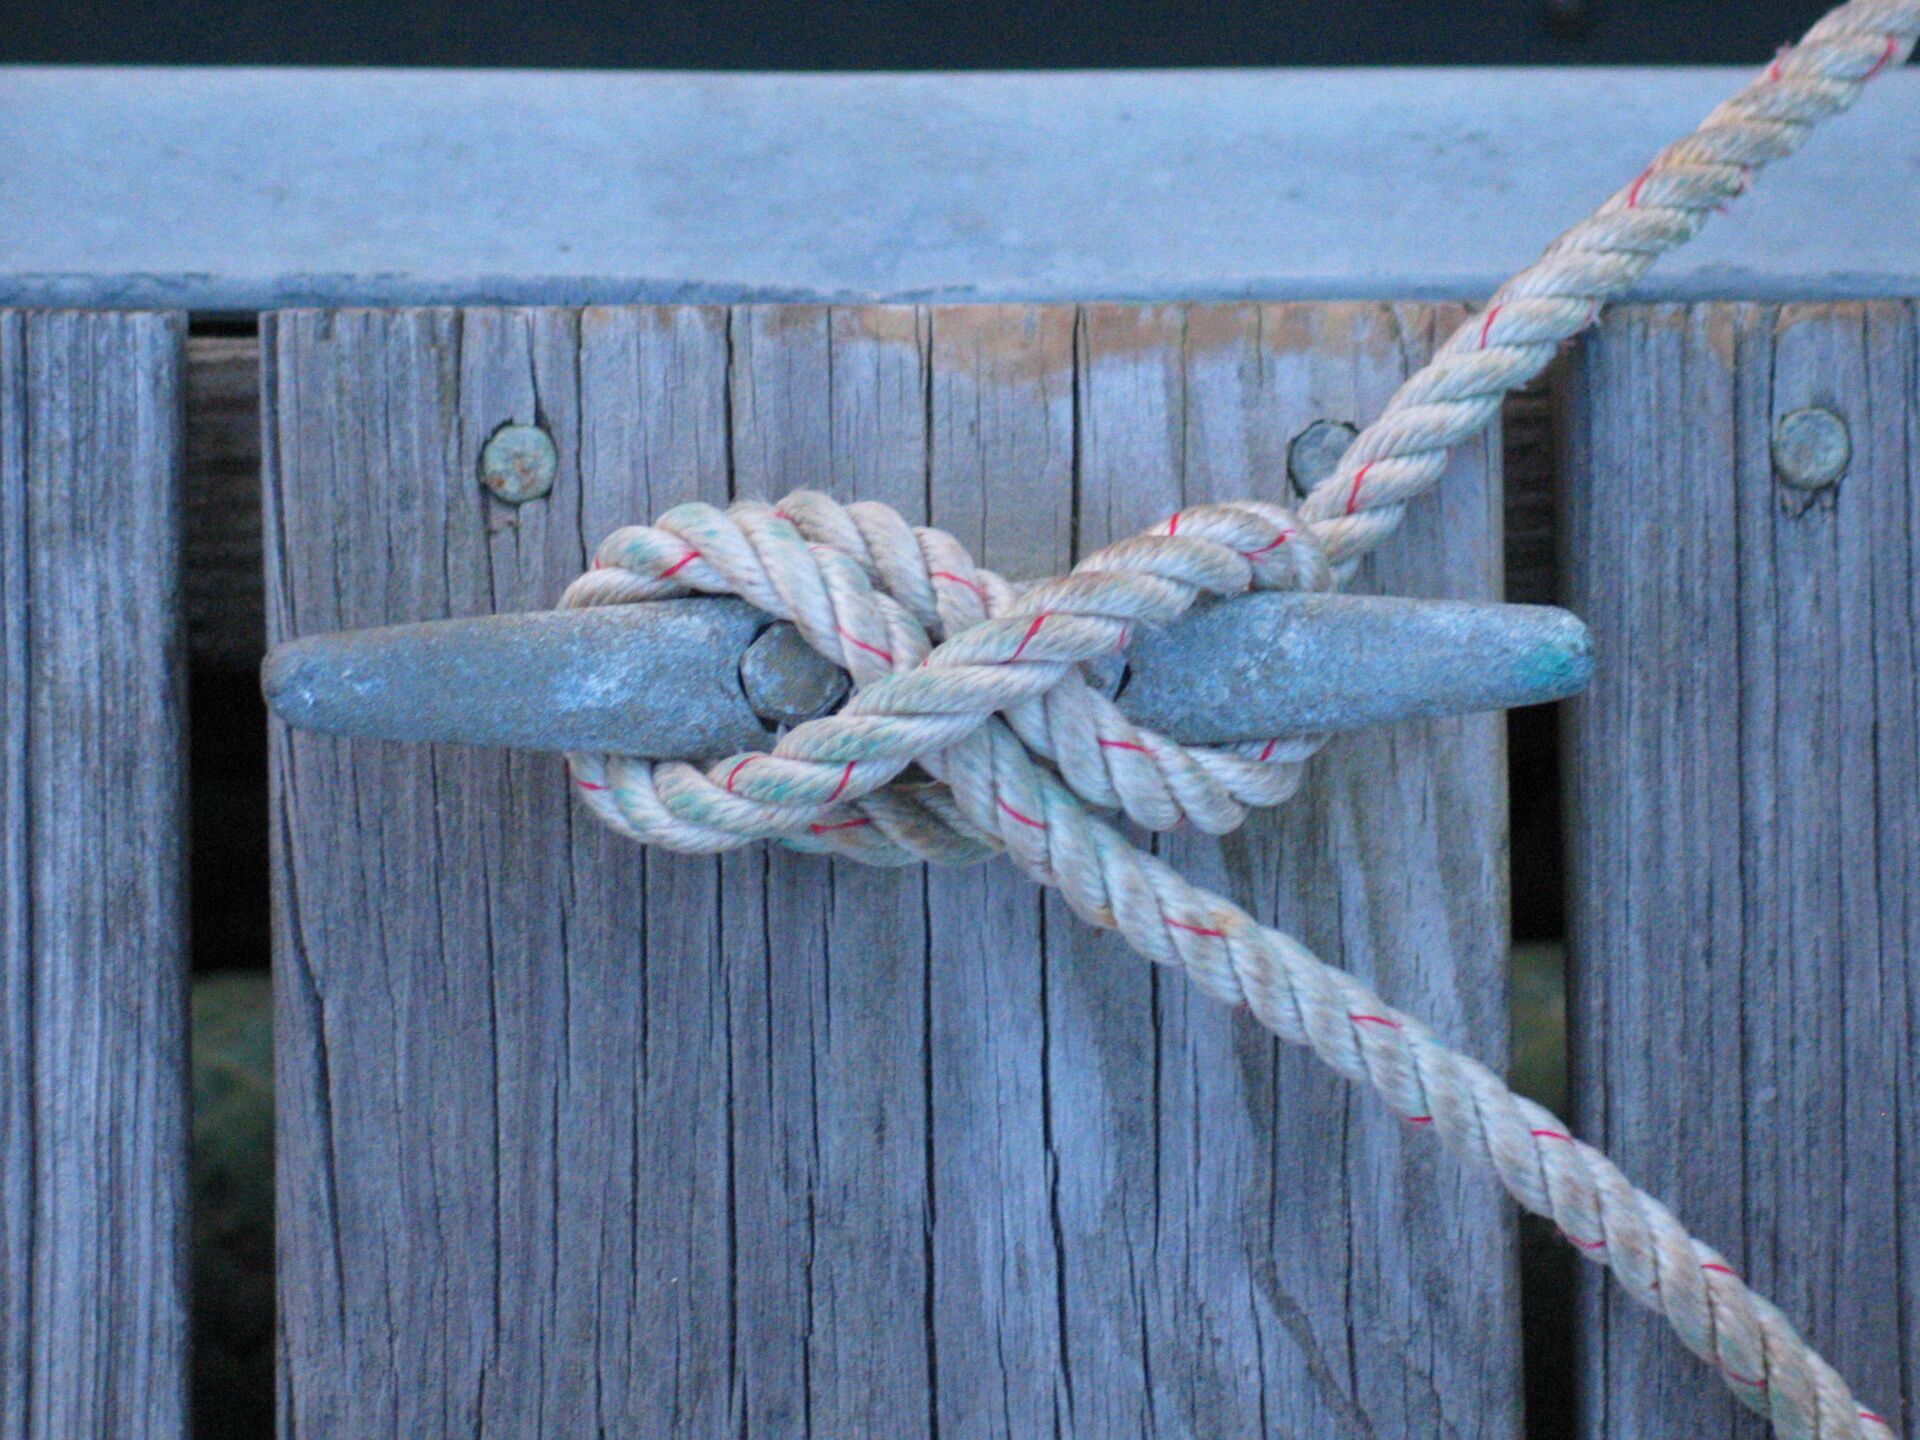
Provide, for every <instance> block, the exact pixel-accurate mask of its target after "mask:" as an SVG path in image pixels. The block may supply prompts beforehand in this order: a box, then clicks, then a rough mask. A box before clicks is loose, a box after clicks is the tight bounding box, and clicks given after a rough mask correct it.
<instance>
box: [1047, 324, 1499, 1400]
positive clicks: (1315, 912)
mask: <svg viewBox="0 0 1920 1440" xmlns="http://www.w3.org/2000/svg"><path fill="white" fill-rule="evenodd" d="M1454 318H1456V317H1455V312H1453V311H1451V310H1449V309H1446V308H1445V307H1441V308H1438V309H1435V308H1420V307H1408V308H1398V309H1389V308H1386V307H1378V306H1345V305H1340V306H1298V307H1294V306H1277V307H1245V308H1227V307H1223V308H1194V309H1180V308H1162V309H1131V308H1118V307H1102V308H1095V309H1091V310H1089V311H1088V312H1087V315H1086V321H1085V325H1084V329H1083V335H1082V363H1081V375H1080V397H1081V398H1080V413H1081V417H1082V430H1081V441H1080V453H1081V457H1082V458H1081V466H1082V479H1081V491H1080V504H1079V519H1080V530H1079V535H1078V540H1079V544H1080V547H1081V549H1082V550H1083V551H1084V550H1085V549H1086V548H1088V547H1090V546H1093V545H1096V544H1098V543H1101V542H1103V541H1105V540H1107V539H1109V538H1112V537H1115V536H1118V535H1122V534H1125V533H1129V532H1131V531H1133V530H1135V529H1138V528H1140V527H1141V526H1144V525H1147V524H1151V523H1152V522H1153V521H1155V520H1158V519H1161V518H1164V517H1165V516H1166V515H1167V514H1169V513H1171V512H1172V511H1174V510H1176V509H1178V508H1180V507H1181V506H1182V505H1185V504H1192V503H1195V502H1200V501H1205V500H1211V499H1221V498H1227V497H1229V496H1232V495H1236V494H1243V493H1246V492H1247V490H1248V489H1249V486H1250V481H1249V477H1250V476H1251V477H1253V478H1252V480H1251V488H1253V489H1254V490H1255V491H1256V492H1258V491H1262V490H1265V491H1266V492H1267V493H1272V490H1271V487H1273V486H1274V484H1275V483H1276V481H1275V479H1274V478H1272V477H1277V476H1279V475H1282V474H1284V453H1285V444H1286V441H1287V439H1288V437H1290V436H1291V435H1293V434H1295V433H1297V432H1298V431H1299V430H1301V429H1303V428H1305V426H1306V425H1307V424H1309V423H1311V422H1312V421H1313V420H1316V419H1334V420H1349V421H1359V420H1363V419H1364V418H1365V417H1366V416H1368V415H1371V414H1372V413H1374V412H1375V411H1376V410H1377V409H1378V408H1379V406H1380V404H1381V403H1382V401H1383V400H1384V399H1385V398H1386V396H1387V394H1388V393H1390V391H1391V390H1392V388H1393V386H1394V385H1395V384H1397V383H1398V381H1399V380H1400V379H1401V378H1403V377H1404V376H1405V375H1406V374H1407V373H1408V372H1409V371H1410V370H1411V369H1413V368H1414V367H1415V366H1417V365H1418V363H1419V362H1420V360H1421V359H1422V358H1424V356H1425V355H1426V354H1427V353H1428V352H1429V351H1430V348H1431V346H1432V345H1433V344H1435V343H1436V342H1437V340H1438V339H1439V338H1440V337H1442V336H1443V335H1444V334H1445V333H1446V326H1447V323H1448V322H1449V321H1450V320H1452V319H1454ZM1499 503H1500V502H1499V462H1498V459H1497V450H1495V451H1492V452H1490V451H1489V449H1488V448H1487V447H1486V446H1485V445H1484V444H1476V445H1474V446H1471V447H1468V448H1467V449H1466V450H1464V451H1463V452H1462V453H1461V454H1460V455H1459V456H1458V457H1457V458H1456V460H1455V462H1454V465H1453V469H1452V472H1451V473H1450V475H1449V476H1448V478H1447V480H1446V482H1445V483H1444V484H1443V485H1442V486H1441V488H1440V491H1439V496H1438V500H1437V502H1436V503H1431V504H1428V505H1425V506H1422V507H1419V509H1418V510H1417V511H1416V513H1415V514H1414V515H1413V516H1411V517H1410V519H1409V530H1410V533H1407V534H1405V535H1403V536H1402V537H1401V538H1400V541H1399V542H1397V543H1396V544H1395V545H1394V546H1393V547H1392V548H1391V549H1390V550H1389V551H1388V552H1387V553H1386V554H1384V555H1383V556H1382V557H1381V559H1380V560H1379V561H1378V562H1377V566H1378V568H1377V569H1376V570H1375V572H1374V574H1373V575H1372V576H1371V577H1370V583H1378V584H1380V585H1381V586H1383V587H1384V588H1391V589H1394V590H1399V591H1406V592H1411V593H1420V594H1434V595H1460V596H1484V595H1493V594H1497V593H1498V591H1499V574H1500V559H1499V556H1500V546H1499V515H1500V510H1499ZM1502 734H1503V732H1502V726H1501V724H1500V722H1499V720H1498V719H1497V718H1495V717H1486V716H1479V717H1472V718H1469V719H1466V720H1459V721H1450V722H1442V723H1434V724H1422V725H1408V726H1397V727H1393V728H1391V729H1389V730H1385V731H1382V732H1378V733H1375V734H1370V735H1365V736H1350V737H1345V738H1343V739H1342V740H1340V741H1338V742H1336V744H1335V745H1334V746H1333V747H1330V749H1329V751H1328V752H1327V753H1326V754H1325V755H1324V756H1323V757H1322V758H1321V759H1320V760H1319V761H1317V762H1316V763H1315V765H1314V767H1313V771H1312V778H1311V780H1310V782H1309V787H1308V789H1307V790H1306V791H1305V792H1304V793H1303V794H1302V795H1300V796H1299V797H1297V798H1296V799H1295V801H1294V802H1293V803H1292V804H1291V805H1289V806H1287V807H1284V808H1283V809H1282V810H1281V811H1279V812H1276V813H1274V814H1271V815H1266V816H1261V817H1256V818H1255V819H1254V820H1253V821H1252V822H1250V823H1249V824H1248V825H1247V826H1246V827H1245V828H1244V829H1243V830H1241V831H1239V832H1237V833H1236V834H1235V835H1233V836H1230V837H1228V838H1226V839H1225V840H1224V841H1222V842H1218V843H1215V842H1208V841H1204V840H1201V839H1197V838H1190V837H1185V836H1178V835H1176V836H1173V837H1170V838H1168V839H1167V840H1164V841H1162V842H1161V848H1162V852H1163V853H1165V854H1167V855H1169V856H1170V857H1171V858H1173V859H1174V860H1175V861H1176V863H1178V864H1180V865H1181V866H1182V868H1183V869H1186V870H1187V871H1188V872H1189V873H1190V874H1193V875H1195V876H1197V877H1199V878H1202V879H1204V880H1206V881H1208V882H1209V883H1212V884H1215V885H1218V886H1219V887H1221V888H1222V889H1223V890H1224V891H1226V892H1227V893H1228V894H1230V895H1232V897H1233V898H1234V899H1235V900H1236V901H1238V902H1239V903H1241V904H1243V905H1246V906H1248V907H1249V908H1250V909H1252V910H1254V911H1255V913H1257V914H1260V915H1262V916H1264V917H1270V918H1273V919H1275V920H1276V921H1277V922H1278V923H1280V924H1282V925H1284V926H1286V927H1287V928H1289V929H1290V930H1292V931H1293V932H1294V933H1296V934H1298V935H1300V936H1301V937H1302V938H1303V939H1305V940H1306V941H1307V942H1308V943H1309V944H1311V945H1313V946H1315V947H1316V948H1318V949H1319V950H1320V952H1321V953H1322V954H1324V955H1327V956H1329V957H1330V958H1333V959H1335V960H1336V961H1337V962H1338V963H1340V964H1343V965H1345V966H1346V967H1348V968H1350V969H1352V970H1354V971H1356V972H1357V973H1360V974H1363V975H1366V976H1367V977H1368V978H1369V980H1370V981H1371V982H1372V983H1374V984H1376V985H1378V986H1379V987H1380V988H1381V989H1382V991H1383V993H1385V994H1386V995H1387V996H1389V997H1390V998H1392V999H1393V1001H1394V1002H1395V1003H1396V1004H1400V1005H1404V1006H1406V1007H1407V1008H1409V1009H1410V1010H1412V1011H1413V1012H1415V1013H1416V1014H1419V1015H1421V1016H1423V1017H1424V1018H1426V1019H1427V1020H1429V1021H1431V1022H1432V1023H1434V1024H1435V1025H1437V1026H1438V1027H1439V1029H1440V1030H1441V1032H1442V1033H1443V1034H1445V1035H1447V1036H1448V1037H1449V1038H1450V1039H1452V1040H1454V1041H1455V1042H1457V1043H1459V1044H1461V1045H1463V1046H1465V1047H1466V1048H1468V1049H1469V1050H1471V1051H1473V1052H1474V1053H1476V1054H1479V1055H1481V1056H1483V1057H1484V1058H1486V1059H1487V1060H1488V1061H1489V1062H1490V1063H1493V1064H1495V1065H1496V1066H1497V1065H1499V1064H1501V1063H1502V1062H1503V1060H1504V1057H1505V1055H1506V1043H1507V1018H1506V979H1505V973H1504V946H1505V938H1506V937H1505V929H1506V910H1505V906H1506V866H1505V860H1506V856H1505V848H1504V842H1505V814H1506V806H1505V777H1504V766H1503V749H1502ZM1049 920H1050V928H1049V951H1050V952H1051V953H1052V955H1053V963H1052V964H1051V966H1050V968H1049V972H1048V974H1049V979H1050V986H1051V990H1050V1000H1049V1010H1048V1013H1049V1016H1050V1018H1051V1021H1052V1025H1051V1027H1050V1028H1051V1031H1052V1036H1053V1043H1054V1052H1053V1061H1052V1067H1053V1073H1054V1075H1055V1076H1062V1075H1065V1076H1068V1077H1074V1078H1075V1080H1076V1082H1077V1083H1078V1084H1079V1085H1080V1086H1081V1087H1087V1086H1088V1085H1089V1084H1090V1082H1091V1081H1092V1080H1093V1078H1094V1077H1099V1079H1100V1082H1101V1083H1100V1085H1099V1087H1098V1088H1096V1089H1094V1090H1093V1091H1092V1093H1088V1091H1087V1090H1086V1089H1085V1088H1083V1089H1082V1090H1081V1091H1080V1093H1079V1094H1077V1095H1076V1094H1073V1093H1072V1092H1068V1094H1067V1099H1066V1101H1065V1103H1062V1104H1061V1107H1060V1108H1061V1112H1062V1114H1063V1116H1072V1115H1075V1114H1083V1115H1085V1114H1092V1115H1103V1116H1104V1120H1103V1121H1102V1122H1100V1123H1085V1122H1084V1121H1082V1122H1081V1123H1076V1124H1072V1125H1067V1126H1062V1127H1057V1129H1056V1133H1057V1134H1058V1135H1059V1136H1060V1137H1061V1146H1062V1149H1061V1155H1060V1165H1061V1170H1062V1174H1063V1177H1064V1178H1063V1180H1062V1185H1061V1207H1062V1211H1063V1223H1064V1224H1065V1225H1066V1226H1068V1227H1069V1229H1070V1231H1075V1232H1078V1234H1079V1236H1080V1237H1081V1238H1080V1243H1079V1244H1078V1245H1071V1244H1070V1245H1069V1248H1068V1257H1069V1263H1068V1272H1067V1295H1068V1297H1069V1310H1070V1313H1069V1316H1068V1321H1067V1323H1068V1328H1069V1330H1070V1332H1071V1333H1072V1334H1073V1335H1074V1336H1075V1340H1076V1347H1077V1351H1076V1356H1075V1379H1076V1394H1077V1395H1079V1396H1081V1397H1082V1403H1083V1405H1087V1406H1088V1407H1089V1409H1088V1415H1087V1417H1086V1418H1087V1419H1089V1420H1093V1417H1094V1416H1096V1415H1097V1416H1098V1419H1097V1420H1093V1423H1090V1424H1088V1426H1087V1429H1086V1431H1085V1432H1084V1433H1087V1434H1092V1435H1104V1434H1130V1433H1134V1432H1135V1431H1136V1430H1145V1431H1148V1432H1149V1433H1172V1434H1181V1435H1185V1434H1193V1435H1225V1434H1261V1433H1265V1434H1272V1435H1321V1434H1337V1435H1355V1436H1359V1435H1380V1436H1385V1435H1407V1436H1412V1435H1434V1434H1456V1435H1462V1436H1466V1435H1472V1436H1487V1437H1493V1436H1503V1437H1511V1436H1514V1435H1516V1434H1517V1433H1518V1431H1519V1426H1520V1415H1519V1364H1518V1362H1519V1345H1518V1315H1517V1296H1516V1291H1515V1287H1514V1280H1513V1267H1512V1258H1513V1242H1514V1229H1513V1221H1512V1218H1511V1215H1510V1214H1509V1212H1508V1210H1507V1209H1506V1207H1505V1205H1504V1202H1503V1201H1501V1200H1500V1199H1499V1197H1498V1196H1497V1195H1496V1194H1495V1192H1494V1190H1493V1188H1492V1186H1491V1185H1490V1184H1488V1183H1487V1182H1486V1181H1485V1180H1484V1179H1482V1178H1481V1177H1479V1176H1475V1175H1469V1174H1467V1173H1466V1172H1464V1171H1463V1170H1462V1169H1461V1168H1460V1167H1459V1166H1458V1165H1456V1164H1455V1163H1454V1162H1452V1161H1450V1160H1448V1159H1446V1158H1445V1157H1444V1156H1443V1155H1441V1154H1440V1153H1438V1151H1437V1149H1436V1147H1435V1146H1434V1145H1433V1144H1432V1143H1431V1137H1427V1136H1423V1135H1420V1134H1419V1133H1417V1132H1412V1131H1407V1130H1405V1129H1404V1128H1403V1127H1401V1126H1399V1124H1398V1123H1397V1122H1395V1121H1394V1120H1393V1119H1392V1118H1391V1117H1390V1116H1389V1115H1388V1114H1386V1112H1385V1111H1384V1110H1383V1109H1382V1108H1381V1107H1380V1106H1378V1105H1377V1104H1375V1103H1374V1102H1373V1101H1372V1100H1371V1098H1370V1097H1367V1096H1365V1095H1362V1094H1360V1093H1357V1092H1355V1091H1354V1090H1352V1089H1351V1088H1350V1087H1348V1086H1346V1085H1345V1084H1343V1083H1342V1082H1340V1081H1338V1080H1336V1079H1335V1078H1334V1077H1332V1076H1331V1075H1329V1074H1327V1073H1326V1072H1325V1071H1323V1070H1322V1069H1321V1068H1320V1067H1319V1066H1318V1065H1317V1063H1316V1062H1314V1061H1313V1060H1312V1059H1311V1058H1310V1057H1309V1056H1307V1055H1305V1054H1304V1053H1302V1052H1298V1051H1294V1050H1288V1049H1283V1048H1282V1047H1280V1046H1278V1044H1277V1043H1276V1042H1273V1041H1271V1040H1270V1039H1269V1038H1268V1037H1267V1036H1266V1035H1265V1034H1264V1033H1263V1032H1261V1031H1260V1030H1259V1029H1258V1027H1256V1026H1254V1025H1252V1024H1251V1023H1250V1022H1249V1021H1247V1020H1246V1018H1245V1017H1235V1016H1231V1015H1229V1014H1226V1013H1224V1012H1223V1011H1221V1010H1220V1009H1219V1008H1218V1007H1217V1006H1215V1005H1213V1004H1211V1003H1210V1002H1208V1001H1206V1000H1205V999H1204V998H1203V997H1201V996H1200V995H1199V994H1198V992H1197V991H1195V990H1193V989H1192V987H1190V986H1188V985H1186V984H1184V983H1182V982H1180V981H1179V980H1178V979H1177V978H1175V977H1173V976H1169V975H1164V974H1158V973H1154V972H1152V971H1150V970H1148V969H1147V968H1145V967H1142V966H1140V965H1139V964H1138V963H1137V962H1136V961H1134V960H1133V959H1132V958H1131V957H1130V956H1128V955H1127V954H1126V953H1125V952H1124V951H1123V950H1122V949H1121V947H1119V946H1118V945H1117V944H1115V943H1114V942H1113V941H1111V940H1110V939H1104V938H1103V939H1099V940H1094V939H1090V938H1088V937H1087V936H1086V933H1085V932H1084V930H1082V929H1081V928H1080V927H1078V926H1077V925H1074V924H1072V922H1071V921H1070V919H1069V917H1068V916H1067V915H1066V913H1065V911H1064V909H1063V908H1062V907H1060V906H1058V905H1057V904H1055V905H1054V906H1053V907H1052V908H1051V909H1050V912H1049ZM1054 924H1057V925H1058V926H1059V927H1060V928H1059V931H1058V932H1057V933H1058V935H1059V939H1058V940H1055V939H1054V935H1055V933H1056V932H1055V931H1054V930H1053V929H1052V928H1051V926H1052V925H1054ZM1056 1083H1058V1082H1056ZM1097 1407H1104V1413H1102V1411H1101V1408H1097Z"/></svg>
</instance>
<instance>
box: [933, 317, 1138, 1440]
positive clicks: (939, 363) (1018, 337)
mask: <svg viewBox="0 0 1920 1440" xmlns="http://www.w3.org/2000/svg"><path fill="white" fill-rule="evenodd" d="M932 329H933V347H932V351H933V364H932V373H931V377H930V380H931V383H930V387H929V391H928V400H929V410H930V413H931V415H932V435H931V440H932V448H931V451H930V453H929V464H928V470H927V486H928V491H929V498H928V504H929V506H930V508H931V510H932V518H933V522H934V523H935V524H936V525H938V526H939V527H940V528H941V529H943V530H946V531H948V532H949V533H951V534H952V535H954V536H955V537H956V538H957V539H959V541H960V542H961V543H962V544H963V545H965V546H967V547H968V549H970V550H971V551H972V552H973V554H974V556H975V557H976V558H977V559H979V560H980V561H981V562H982V563H983V564H986V565H988V566H990V567H992V568H994V569H996V570H999V571H1000V572H1001V573H1002V574H1005V575H1010V576H1018V577H1035V576H1040V575H1056V574H1059V573H1060V572H1061V571H1063V570H1065V569H1066V568H1067V567H1068V566H1070V565H1071V564H1072V562H1073V553H1072V547H1073V526H1072V514H1073V496H1074V485H1075V480H1076V475H1075V467H1074V412H1073V406H1074V354H1073V336H1074V329H1075V314H1074V311H1073V310H1072V309H1071V308H1070V307H1053V308H1044V309H1043V308H1035V307H1031V306H1005V307H998V306H996V307H980V308H974V307H954V308H943V309H940V310H936V311H935V312H934V314H933V321H932ZM927 905H928V911H929V919H930V923H931V929H932V934H933V944H932V947H931V950H930V952H929V960H928V981H927V983H928V1003H929V1007H930V1012H931V1013H930V1023H931V1027H932V1045H931V1053H932V1065H931V1074H930V1080H929V1084H930V1090H931V1093H930V1095H929V1097H928V1103H929V1106H930V1109H931V1113H932V1126H933V1156H934V1186H933V1193H934V1205H933V1216H934V1227H933V1236H932V1241H933V1260H934V1267H935V1276H936V1282H937V1283H936V1285H935V1288H934V1322H935V1333H936V1339H937V1343H938V1347H939V1352H938V1353H939V1372H938V1373H939V1395H938V1414H939V1434H940V1436H941V1437H942V1440H956V1437H957V1440H983V1437H1003V1436H1027V1435H1057V1436H1069V1435H1093V1434H1098V1433H1099V1431H1098V1430H1097V1429H1095V1428H1092V1424H1093V1421H1092V1415H1091V1413H1090V1412H1083V1411H1081V1410H1080V1409H1079V1408H1078V1405H1077V1404H1076V1401H1078V1402H1079V1404H1087V1403H1088V1402H1089V1401H1091V1400H1092V1398H1093V1397H1086V1398H1085V1399H1082V1398H1081V1396H1080V1394H1079V1392H1077V1391H1076V1389H1075V1386H1074V1377H1073V1374H1072V1371H1071V1359H1070V1356H1069V1354H1068V1348H1067V1346H1068V1336H1067V1333H1066V1320H1067V1298H1066V1293H1065V1291H1064V1290H1063V1288H1062V1286H1063V1283H1064V1276H1063V1274H1062V1265H1063V1262H1064V1250H1065V1246H1066V1244H1067V1243H1068V1235H1067V1232H1066V1231H1065V1230H1064V1229H1063V1219H1064V1217H1063V1215H1062V1213H1061V1209H1060V1204H1059V1198H1060V1186H1061V1184H1062V1183H1063V1178H1064V1177H1063V1176H1062V1174H1061V1172H1060V1165H1059V1149H1058V1140H1059V1137H1058V1134H1057V1132H1056V1129H1055V1127H1056V1126H1057V1125H1059V1124H1060V1123H1062V1121H1063V1119H1065V1121H1066V1123H1070V1124H1075V1125H1089V1124H1099V1123H1101V1120H1100V1112H1099V1111H1097V1110H1087V1111H1080V1112H1077V1113H1075V1112H1069V1114H1068V1115H1067V1116H1065V1117H1063V1116H1062V1114H1061V1111H1060V1104H1061V1100H1062V1095H1061V1092H1059V1091H1058V1090H1057V1089H1056V1088H1055V1087H1056V1085H1057V1084H1058V1083H1059V1071H1058V1070H1057V1069H1056V1068H1055V1065H1054V1059H1053V1034H1054V1030H1053V1023H1054V1022H1053V1018H1052V1017H1051V1015H1050V1014H1049V1011H1048V1008H1047V971H1048V968H1049V966H1050V965H1051V964H1053V963H1054V960H1053V952H1054V948H1055V945H1056V944H1057V941H1056V940H1053V939H1052V934H1053V933H1054V932H1050V930H1049V925H1050V924H1053V925H1057V924H1058V923H1059V921H1058V919H1057V918H1054V917H1053V916H1052V912H1051V907H1049V906H1047V905H1046V904H1045V902H1044V901H1043V900H1042V898H1041V896H1040V893H1039V892H1038V891H1037V890H1036V889H1035V888H1034V887H1033V886H1032V885H1031V884H1030V883H1028V882H1027V881H1026V880H1025V879H1024V878H1022V877H1021V876H1019V875H1017V874H1015V873H1014V871H1013V869H1012V866H1011V865H1010V864H1008V863H1007V862H1005V861H995V862H993V863H992V864H989V865H976V866H968V867H965V868H938V869H934V870H931V871H930V872H929V875H928V879H927ZM1068 923H1071V924H1078V923H1079V922H1078V921H1073V920H1071V918H1070V917H1069V921H1068ZM1069 1085H1070V1088H1069V1091H1068V1093H1069V1094H1071V1093H1073V1091H1074V1090H1077V1089H1078V1087H1077V1086H1073V1085H1071V1082H1069ZM1075 1238H1076V1239H1077V1238H1079V1237H1077V1236H1076V1237H1075Z"/></svg>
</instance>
